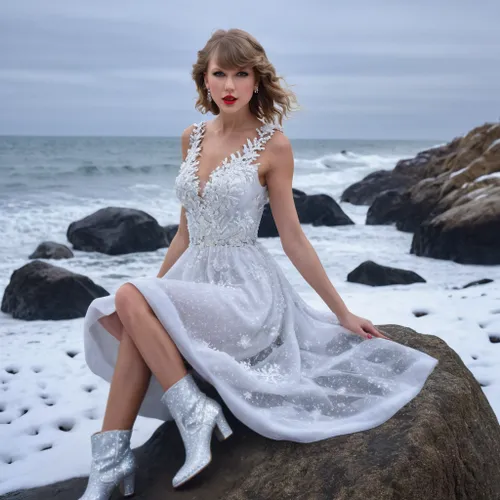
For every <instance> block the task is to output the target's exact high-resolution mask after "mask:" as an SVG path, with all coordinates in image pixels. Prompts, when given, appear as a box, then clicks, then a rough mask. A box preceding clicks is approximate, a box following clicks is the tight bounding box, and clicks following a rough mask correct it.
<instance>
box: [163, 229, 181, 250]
mask: <svg viewBox="0 0 500 500" xmlns="http://www.w3.org/2000/svg"><path fill="white" fill-rule="evenodd" d="M163 229H164V231H165V237H166V239H167V246H170V243H172V240H173V239H174V236H175V235H176V234H177V229H179V224H170V225H168V226H164V227H163Z"/></svg>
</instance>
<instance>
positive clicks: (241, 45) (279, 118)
mask: <svg viewBox="0 0 500 500" xmlns="http://www.w3.org/2000/svg"><path fill="white" fill-rule="evenodd" d="M212 56H215V57H216V60H217V64H219V65H220V66H221V67H222V68H225V69H235V68H241V67H244V66H251V67H252V68H253V70H254V72H255V79H256V82H257V83H258V86H259V87H258V88H259V92H258V93H257V94H255V93H254V94H253V96H252V98H251V99H250V103H249V106H250V111H251V112H252V113H253V114H254V115H255V116H256V117H257V118H259V119H260V120H262V121H263V122H265V123H276V122H278V123H279V124H280V125H283V119H284V118H286V117H287V116H288V115H289V114H290V113H291V112H292V111H294V110H295V109H296V107H297V106H296V105H297V99H296V97H295V94H294V93H293V92H291V91H290V90H288V89H287V88H285V87H283V86H282V85H281V84H280V80H281V81H283V82H284V83H285V84H286V82H285V80H284V79H283V78H282V77H280V76H277V74H276V70H275V68H274V66H273V65H272V64H271V63H270V62H269V59H268V58H267V55H266V52H265V50H264V48H263V47H262V45H261V44H260V43H259V42H258V41H257V40H256V39H255V38H254V37H253V36H252V35H250V34H249V33H247V32H246V31H243V30H240V29H230V30H227V31H226V30H222V29H220V30H217V31H216V32H215V33H214V34H213V35H212V36H211V37H210V39H209V40H208V42H207V43H206V45H205V47H203V48H202V49H201V50H199V51H198V59H197V61H196V63H195V64H193V71H192V77H193V80H194V81H195V83H196V89H197V91H198V99H197V101H196V105H195V107H196V109H197V110H198V111H201V112H202V113H208V112H209V111H210V112H211V113H212V114H214V115H218V114H219V113H220V109H219V106H217V104H215V102H214V101H211V102H209V101H208V98H207V89H206V87H205V76H204V73H205V72H206V71H207V69H208V63H209V61H210V58H211V57H212Z"/></svg>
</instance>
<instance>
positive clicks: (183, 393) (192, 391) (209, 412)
mask: <svg viewBox="0 0 500 500" xmlns="http://www.w3.org/2000/svg"><path fill="white" fill-rule="evenodd" d="M161 401H162V403H164V404H165V405H166V406H167V408H168V409H169V411H170V413H171V415H172V417H173V419H174V420H175V423H176V424H177V427H178V428H179V432H180V434H181V437H182V441H183V442H184V448H185V451H186V461H185V462H184V465H183V466H182V467H181V468H180V469H179V471H178V472H177V474H176V475H175V477H174V479H173V481H172V484H173V486H174V488H176V487H178V486H180V485H182V484H184V483H185V482H186V481H188V480H189V479H191V478H192V477H194V476H195V475H196V474H198V472H200V471H201V470H202V469H204V468H205V467H206V466H207V465H208V464H209V463H210V461H211V460H212V453H211V450H210V441H211V438H212V432H213V431H214V430H215V431H216V436H217V438H218V439H219V440H220V441H222V440H223V439H227V438H228V437H229V436H230V435H231V434H232V433H233V431H232V430H231V428H230V427H229V425H228V423H227V421H226V419H225V418H224V415H223V413H222V408H221V406H220V405H219V403H217V402H216V401H214V400H213V399H211V398H209V397H208V396H207V395H205V394H204V393H203V392H202V391H200V389H199V388H198V386H197V385H196V382H195V381H194V379H193V377H192V376H191V375H190V374H188V375H186V376H185V377H183V378H182V379H181V380H179V381H178V382H176V383H175V384H174V385H173V386H172V387H170V389H168V390H167V391H166V392H165V394H164V395H163V397H162V398H161Z"/></svg>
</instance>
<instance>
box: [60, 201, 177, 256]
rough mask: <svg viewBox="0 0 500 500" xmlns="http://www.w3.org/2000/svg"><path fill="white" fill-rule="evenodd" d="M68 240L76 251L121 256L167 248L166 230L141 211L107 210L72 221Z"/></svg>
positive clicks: (111, 208) (116, 208) (127, 209)
mask: <svg viewBox="0 0 500 500" xmlns="http://www.w3.org/2000/svg"><path fill="white" fill-rule="evenodd" d="M66 235H67V238H68V241H70V242H71V243H72V244H73V247H74V248H75V249H76V250H84V251H86V252H101V253H105V254H108V255H121V254H127V253H132V252H150V251H153V250H157V249H158V248H164V247H166V246H168V242H167V237H166V234H165V230H164V229H163V228H162V227H161V226H160V224H158V222H157V220H156V219H155V218H154V217H152V216H151V215H149V214H147V213H146V212H143V211H142V210H135V209H132V208H122V207H107V208H102V209H100V210H98V211H97V212H94V213H93V214H91V215H88V216H87V217H85V218H83V219H81V220H78V221H75V222H72V223H71V224H70V225H69V227H68V230H67V233H66Z"/></svg>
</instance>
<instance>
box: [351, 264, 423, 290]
mask: <svg viewBox="0 0 500 500" xmlns="http://www.w3.org/2000/svg"><path fill="white" fill-rule="evenodd" d="M347 281H350V282H351V283H361V284H363V285H370V286H386V285H411V284H412V283H425V282H426V281H425V280H424V278H422V277H421V276H419V275H418V274H417V273H415V272H413V271H407V270H406V269H398V268H397V267H389V266H381V265H380V264H377V263H375V262H373V261H371V260H367V261H365V262H363V263H362V264H360V265H359V266H358V267H357V268H356V269H353V270H352V271H351V272H350V273H349V274H348V275H347Z"/></svg>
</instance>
